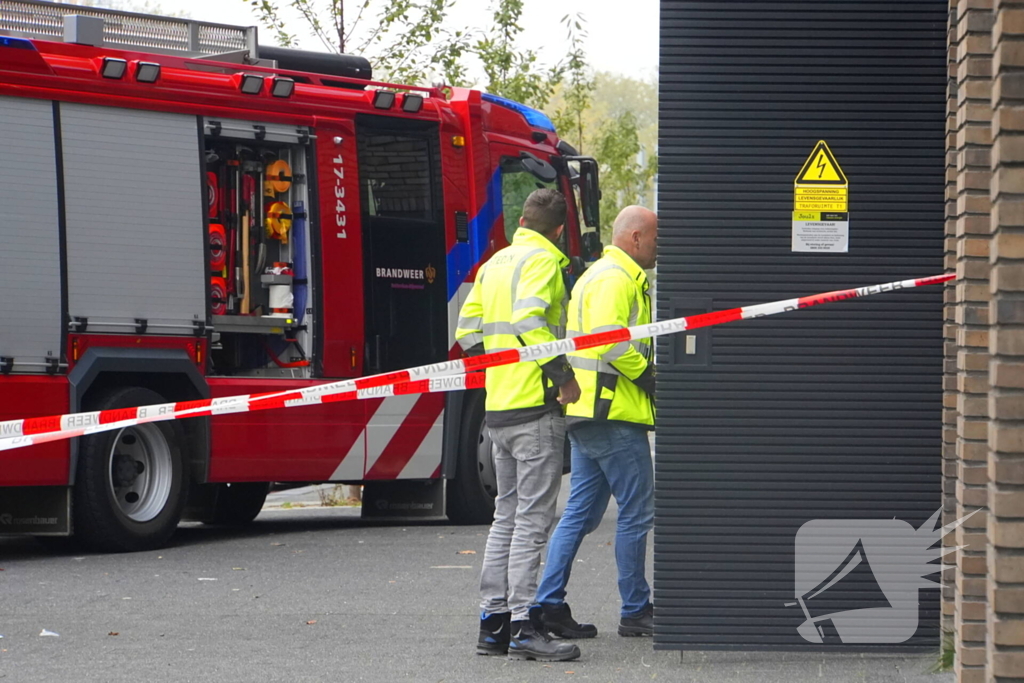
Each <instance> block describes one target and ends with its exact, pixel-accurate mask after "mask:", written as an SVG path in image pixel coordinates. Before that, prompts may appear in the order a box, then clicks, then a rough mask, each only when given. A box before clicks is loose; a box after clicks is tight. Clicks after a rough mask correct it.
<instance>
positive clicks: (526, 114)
mask: <svg viewBox="0 0 1024 683" xmlns="http://www.w3.org/2000/svg"><path fill="white" fill-rule="evenodd" d="M481 97H482V98H483V100H484V102H490V103H491V104H496V105H498V106H499V107H504V108H505V109H511V110H512V111H514V112H516V113H518V114H521V115H522V116H523V118H524V119H526V122H527V123H528V124H530V125H531V126H533V127H534V128H540V129H542V130H547V131H551V132H552V133H554V132H555V124H554V123H552V122H551V119H549V118H548V115H547V114H545V113H544V112H542V111H538V110H536V109H534V108H533V107H527V106H526V105H525V104H519V103H518V102H515V101H513V100H509V99H505V98H504V97H498V96H497V95H491V94H490V93H484V94H483V95H482V96H481Z"/></svg>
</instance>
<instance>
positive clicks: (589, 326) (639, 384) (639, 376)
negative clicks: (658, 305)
mask: <svg viewBox="0 0 1024 683" xmlns="http://www.w3.org/2000/svg"><path fill="white" fill-rule="evenodd" d="M649 286H650V283H649V282H648V281H647V274H646V273H645V272H644V270H643V268H641V267H640V266H639V265H638V264H637V263H636V261H634V260H633V259H632V258H631V257H630V256H629V254H627V253H626V252H624V251H622V250H621V249H619V248H618V247H605V249H604V253H603V254H602V256H601V258H600V259H599V260H598V261H597V262H596V263H594V265H592V266H591V267H590V268H589V269H588V270H587V272H585V273H584V274H583V277H581V278H580V279H579V282H577V283H576V286H575V287H573V290H572V298H571V300H570V301H569V313H568V323H569V326H568V335H569V336H570V337H577V336H580V335H582V334H589V333H594V332H607V331H609V330H614V329H618V328H621V327H632V326H634V325H645V324H648V323H650V322H651V298H650V296H649V295H648V293H647V290H648V287H649ZM569 363H570V364H571V365H572V367H573V370H575V372H576V380H577V381H578V382H579V384H580V391H581V395H580V400H579V401H578V402H576V403H572V404H570V405H568V406H567V410H566V418H567V419H566V426H567V427H569V428H570V429H571V428H572V427H574V426H577V425H579V424H580V423H583V422H588V421H593V420H616V421H619V422H631V423H634V424H638V425H642V426H646V427H651V428H653V426H654V401H653V400H652V394H653V393H654V355H653V346H652V344H651V339H650V338H647V339H642V340H638V341H632V342H621V343H618V344H607V345H605V346H596V347H594V348H592V349H584V350H582V351H575V352H573V353H571V354H569Z"/></svg>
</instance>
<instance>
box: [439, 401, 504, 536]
mask: <svg viewBox="0 0 1024 683" xmlns="http://www.w3.org/2000/svg"><path fill="white" fill-rule="evenodd" d="M446 493H447V499H446V503H447V509H448V519H450V520H451V521H452V522H454V523H456V524H490V523H491V521H492V520H493V519H494V497H495V496H496V495H497V494H498V485H497V479H496V477H495V475H494V455H493V454H492V452H491V437H490V436H489V435H488V434H487V427H486V425H485V422H484V392H483V391H475V392H470V393H469V394H467V396H466V412H465V413H464V415H463V420H462V434H461V435H460V438H459V462H458V465H457V467H456V472H455V479H449V480H448V484H447V492H446Z"/></svg>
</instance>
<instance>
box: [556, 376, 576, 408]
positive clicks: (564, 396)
mask: <svg viewBox="0 0 1024 683" xmlns="http://www.w3.org/2000/svg"><path fill="white" fill-rule="evenodd" d="M578 400H580V383H579V382H577V381H576V378H575V377H573V378H572V379H571V380H569V381H568V382H566V383H565V384H563V385H562V386H560V387H558V402H559V403H561V404H562V405H563V406H564V405H565V404H566V403H575V402H576V401H578Z"/></svg>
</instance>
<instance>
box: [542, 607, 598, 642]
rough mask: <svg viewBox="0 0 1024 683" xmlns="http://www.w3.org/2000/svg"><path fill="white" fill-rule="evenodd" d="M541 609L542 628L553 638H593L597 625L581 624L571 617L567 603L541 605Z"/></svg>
mask: <svg viewBox="0 0 1024 683" xmlns="http://www.w3.org/2000/svg"><path fill="white" fill-rule="evenodd" d="M541 607H542V609H543V610H544V611H543V617H542V620H543V623H544V630H545V631H547V632H548V635H550V636H554V637H555V638H569V639H572V638H593V637H595V636H596V635H597V627H596V626H594V625H593V624H581V623H579V622H578V621H576V620H575V619H573V618H572V610H571V609H569V605H568V603H564V602H563V603H562V604H561V605H541Z"/></svg>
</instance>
